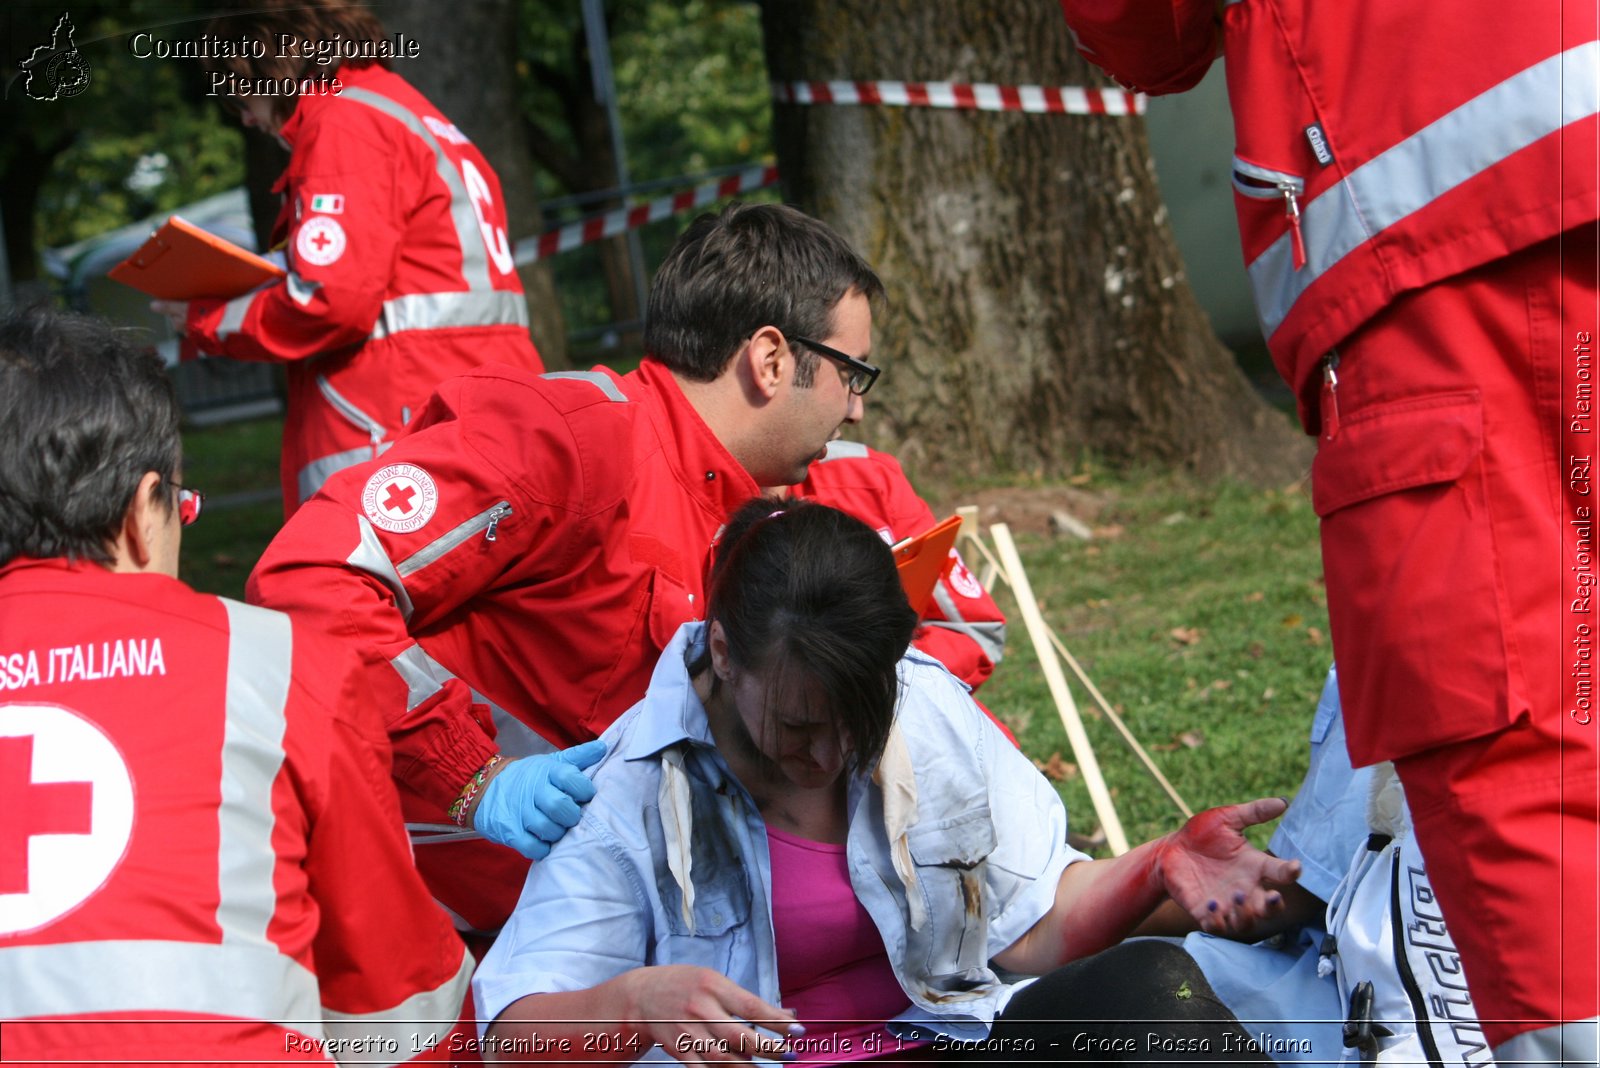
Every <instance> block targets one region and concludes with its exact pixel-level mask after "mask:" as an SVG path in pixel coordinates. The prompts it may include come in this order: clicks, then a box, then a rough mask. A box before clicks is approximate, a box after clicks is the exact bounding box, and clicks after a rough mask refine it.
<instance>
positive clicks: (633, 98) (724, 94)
mask: <svg viewBox="0 0 1600 1068" xmlns="http://www.w3.org/2000/svg"><path fill="white" fill-rule="evenodd" d="M639 6H640V7H642V8H643V10H642V11H641V12H639V17H638V18H637V19H630V20H629V21H628V22H627V23H623V22H622V20H621V19H620V17H619V19H618V27H617V33H616V35H615V36H614V38H613V40H612V57H613V60H614V62H615V64H616V77H617V86H618V91H619V93H618V96H619V100H620V101H621V102H622V115H623V135H624V137H626V139H627V144H628V153H629V162H630V167H631V168H632V170H633V172H634V173H635V174H636V175H648V176H651V177H671V176H672V175H675V174H687V173H692V172H696V171H703V170H706V169H708V168H711V167H718V166H722V165H724V164H730V163H743V162H745V161H747V160H751V159H756V158H766V157H768V156H770V155H771V154H772V130H771V125H772V123H771V118H772V105H771V101H770V99H769V90H768V88H767V65H766V60H765V58H764V55H763V52H762V47H761V17H760V12H759V11H758V10H757V9H756V7H755V5H754V4H749V3H732V2H729V0H689V2H687V3H682V4H678V3H663V2H660V0H657V2H655V3H650V4H644V5H639Z"/></svg>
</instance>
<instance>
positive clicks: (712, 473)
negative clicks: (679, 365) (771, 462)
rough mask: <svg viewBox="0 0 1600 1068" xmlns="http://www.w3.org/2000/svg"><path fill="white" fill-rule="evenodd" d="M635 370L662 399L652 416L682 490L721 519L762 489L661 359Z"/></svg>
mask: <svg viewBox="0 0 1600 1068" xmlns="http://www.w3.org/2000/svg"><path fill="white" fill-rule="evenodd" d="M634 374H636V375H638V376H639V378H640V379H641V380H642V381H643V382H644V384H645V385H646V386H648V387H649V388H650V389H651V390H652V391H653V392H654V393H655V394H656V396H658V397H660V398H661V404H660V405H659V406H657V407H656V408H655V410H654V412H652V416H653V418H654V419H655V420H656V431H657V433H658V435H659V436H660V438H661V443H662V445H663V447H665V448H667V449H669V450H672V451H673V452H674V453H676V455H677V463H676V464H675V466H676V468H677V471H678V478H679V480H680V481H681V482H682V484H683V488H684V490H685V492H687V493H689V494H690V495H691V496H693V497H694V498H695V499H697V500H699V501H700V502H701V503H702V504H703V505H704V506H705V507H706V508H708V509H710V510H711V511H713V512H715V513H716V515H717V516H719V517H721V518H726V517H727V516H728V515H730V514H731V513H732V512H733V510H734V509H736V508H738V507H739V506H740V505H741V504H743V503H744V502H745V501H748V500H749V499H750V498H751V497H754V496H756V495H757V494H758V493H760V492H761V487H760V486H758V485H756V480H755V479H753V478H751V477H750V473H749V472H748V471H746V470H745V469H744V468H743V467H741V466H740V465H739V461H737V460H735V459H734V458H733V454H732V453H730V452H729V451H728V450H727V448H726V447H725V446H724V445H723V444H722V442H721V441H720V440H718V438H717V436H716V435H715V434H714V433H712V432H711V428H710V427H708V426H706V423H705V420H704V419H701V418H700V413H699V412H697V411H695V410H694V405H692V404H690V403H689V398H687V397H685V396H684V395H683V390H681V389H679V388H678V383H677V381H676V380H675V379H674V378H673V377H672V372H671V371H669V370H668V369H667V367H666V365H665V364H663V363H660V362H658V361H656V360H652V359H649V358H646V359H645V360H643V361H642V362H641V363H640V364H639V369H638V370H637V371H635V372H634Z"/></svg>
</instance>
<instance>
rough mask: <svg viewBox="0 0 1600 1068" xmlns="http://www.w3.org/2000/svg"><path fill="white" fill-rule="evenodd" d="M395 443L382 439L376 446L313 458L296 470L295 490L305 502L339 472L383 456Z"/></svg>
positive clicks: (302, 501) (301, 500)
mask: <svg viewBox="0 0 1600 1068" xmlns="http://www.w3.org/2000/svg"><path fill="white" fill-rule="evenodd" d="M393 444H394V442H392V441H380V442H378V444H377V445H376V446H372V445H363V446H361V447H360V448H358V449H346V450H345V451H343V452H333V453H329V454H328V455H327V456H319V457H317V458H316V459H315V460H312V461H311V462H310V463H308V464H306V465H305V466H304V467H302V468H301V469H300V470H299V471H297V472H295V476H294V481H295V492H297V493H299V494H300V503H301V504H304V503H305V502H306V501H309V500H310V499H311V495H312V494H313V493H315V492H317V490H319V489H321V488H322V484H323V483H324V482H326V481H328V479H329V478H331V477H333V476H334V475H335V474H337V473H338V472H340V471H343V470H344V469H345V468H347V467H354V466H355V465H356V464H360V463H366V462H367V461H368V460H371V459H373V458H375V457H378V456H382V455H383V454H384V453H386V452H388V451H389V446H390V445H393Z"/></svg>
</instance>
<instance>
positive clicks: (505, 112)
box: [374, 0, 569, 370]
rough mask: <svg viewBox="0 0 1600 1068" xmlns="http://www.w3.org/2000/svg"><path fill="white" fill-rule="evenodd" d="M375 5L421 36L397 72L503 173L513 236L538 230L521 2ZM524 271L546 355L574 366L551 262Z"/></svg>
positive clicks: (536, 337) (554, 364)
mask: <svg viewBox="0 0 1600 1068" xmlns="http://www.w3.org/2000/svg"><path fill="white" fill-rule="evenodd" d="M374 10H375V11H376V12H377V13H378V16H379V17H380V18H382V19H383V23H384V28H385V29H387V30H388V31H389V32H390V33H391V34H393V33H396V32H403V33H405V34H406V35H407V36H409V37H412V38H414V39H415V40H416V41H417V42H418V43H419V46H420V53H419V55H418V57H417V58H416V59H400V60H395V61H394V69H395V71H396V72H397V73H399V74H400V75H401V77H403V78H405V79H406V80H407V81H409V82H410V83H411V84H412V85H414V86H416V87H417V89H418V90H419V91H420V92H421V93H422V95H423V96H425V97H427V98H428V99H429V100H431V101H433V103H434V104H435V105H436V106H437V107H438V108H439V110H440V111H442V112H444V114H445V115H446V116H448V117H449V119H450V121H451V122H453V123H455V124H456V125H457V126H459V127H461V130H462V132H463V133H465V134H466V135H467V136H468V137H470V138H472V140H473V143H474V144H476V145H477V146H478V149H479V151H481V152H482V153H483V154H484V156H485V157H486V158H487V159H488V160H489V164H490V166H492V167H494V169H495V173H496V174H498V175H499V176H500V188H501V189H502V190H503V191H504V193H505V198H506V215H507V217H508V219H509V220H510V226H511V234H510V237H511V239H512V240H513V241H516V240H520V239H522V238H524V237H528V236H531V235H534V234H537V233H538V232H539V200H538V197H537V195H536V194H535V193H534V185H533V156H532V154H531V152H530V151H529V148H528V140H527V134H526V132H525V130H524V129H523V125H522V123H521V122H519V121H518V120H517V115H518V106H517V71H516V56H515V54H514V46H515V42H516V33H515V32H514V24H513V22H512V19H513V16H514V14H515V5H514V4H513V3H512V2H511V0H473V2H472V3H466V4H442V3H438V2H437V0H390V2H389V3H386V4H383V5H381V6H379V7H375V8H374ZM519 274H520V275H521V276H522V286H523V289H524V290H525V291H526V292H527V295H528V322H529V331H530V333H532V335H533V343H534V344H535V345H536V346H537V347H538V349H539V355H540V356H541V357H542V358H543V359H544V362H545V365H546V366H547V367H549V368H550V369H552V370H556V369H560V368H564V367H567V366H569V363H568V359H567V334H566V325H565V323H564V321H563V319H562V315H561V304H560V302H559V301H558V300H557V299H556V291H555V282H554V281H553V280H552V278H551V275H550V265H549V264H547V263H533V264H530V265H529V266H527V267H524V268H522V270H521V271H520V272H519Z"/></svg>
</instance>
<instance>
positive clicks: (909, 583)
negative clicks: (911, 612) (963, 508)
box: [894, 515, 961, 616]
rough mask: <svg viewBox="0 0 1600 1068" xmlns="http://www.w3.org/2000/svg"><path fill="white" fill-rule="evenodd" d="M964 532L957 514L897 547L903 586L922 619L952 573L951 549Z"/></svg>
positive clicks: (897, 563)
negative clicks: (946, 574) (932, 599)
mask: <svg viewBox="0 0 1600 1068" xmlns="http://www.w3.org/2000/svg"><path fill="white" fill-rule="evenodd" d="M960 532H961V517H960V516H958V515H953V516H951V517H950V518H949V519H946V520H944V521H943V522H941V523H938V524H936V525H935V526H934V527H933V529H932V530H929V531H928V532H926V533H924V534H918V535H917V536H916V537H914V538H907V539H906V540H905V541H902V542H899V543H898V544H896V545H895V546H894V566H895V567H897V568H899V569H900V585H901V587H902V588H904V590H905V591H906V600H908V601H910V602H911V607H912V608H914V609H916V610H917V615H918V616H921V615H922V614H923V612H924V611H925V610H926V609H927V607H928V601H929V600H930V599H931V598H932V597H933V588H934V587H935V586H937V585H938V584H939V580H940V579H941V578H943V577H944V573H945V572H946V571H948V570H950V550H951V549H954V548H955V547H956V535H957V534H958V533H960Z"/></svg>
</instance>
